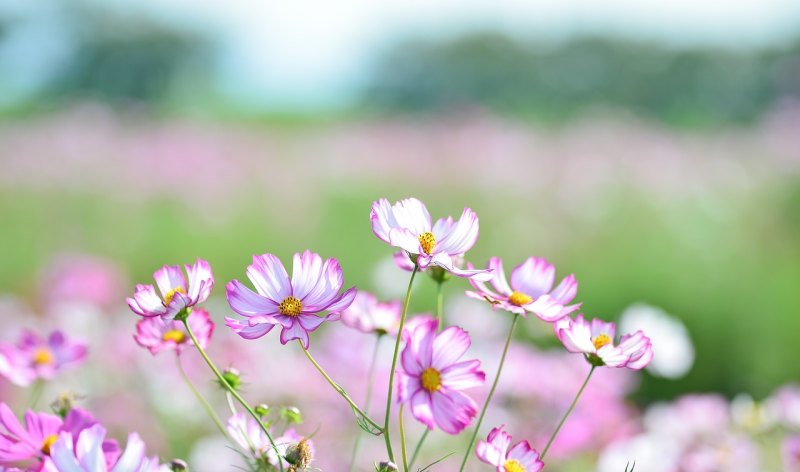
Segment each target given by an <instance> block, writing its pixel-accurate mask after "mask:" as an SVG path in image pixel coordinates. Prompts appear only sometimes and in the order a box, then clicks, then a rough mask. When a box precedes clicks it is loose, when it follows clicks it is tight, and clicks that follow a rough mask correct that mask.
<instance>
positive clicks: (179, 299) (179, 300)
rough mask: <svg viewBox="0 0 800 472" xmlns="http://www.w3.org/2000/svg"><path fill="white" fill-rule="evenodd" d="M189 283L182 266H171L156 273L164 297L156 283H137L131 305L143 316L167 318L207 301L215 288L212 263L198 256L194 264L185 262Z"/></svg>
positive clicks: (132, 308) (154, 276) (129, 304)
mask: <svg viewBox="0 0 800 472" xmlns="http://www.w3.org/2000/svg"><path fill="white" fill-rule="evenodd" d="M184 267H185V269H186V274H187V275H188V276H189V284H188V285H187V284H186V277H184V276H183V272H181V268H180V267H179V266H176V265H174V266H168V265H165V266H164V267H162V268H160V269H158V270H157V271H155V273H153V278H154V279H156V284H157V285H158V289H159V291H160V292H161V296H159V295H158V294H157V293H156V289H155V288H153V286H152V285H141V284H139V285H137V286H136V290H135V292H134V294H133V298H128V299H127V302H128V306H129V307H130V308H131V310H133V312H134V313H136V314H137V315H141V316H148V317H149V316H160V317H162V318H164V319H165V320H171V319H173V318H175V315H177V314H178V313H180V312H181V311H182V310H185V309H187V308H191V307H193V306H195V305H197V304H198V303H203V302H204V301H206V299H207V298H208V296H209V295H210V294H211V289H212V288H214V275H213V274H212V273H211V266H210V265H209V264H208V262H206V261H204V260H202V259H197V262H195V263H194V265H192V266H190V265H188V264H187V265H185V266H184Z"/></svg>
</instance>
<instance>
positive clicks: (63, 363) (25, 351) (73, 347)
mask: <svg viewBox="0 0 800 472" xmlns="http://www.w3.org/2000/svg"><path fill="white" fill-rule="evenodd" d="M85 358H86V345H85V344H83V343H81V342H78V341H75V340H71V339H68V338H67V337H66V336H65V335H64V333H63V332H61V331H58V330H56V331H53V332H52V333H50V335H49V336H48V337H47V339H44V338H42V337H40V336H39V335H37V334H36V333H34V332H32V331H23V332H22V334H21V336H20V339H19V341H18V342H17V344H16V345H14V344H11V343H2V344H0V375H2V376H3V377H6V378H7V379H8V380H9V381H11V383H13V384H15V385H19V386H22V387H25V386H28V385H30V384H31V383H33V382H34V381H35V380H37V379H44V380H49V379H52V378H53V377H55V376H56V375H57V374H58V373H59V372H61V371H62V370H65V369H68V368H71V367H74V366H76V365H77V364H79V363H80V362H81V361H83V360H84V359H85Z"/></svg>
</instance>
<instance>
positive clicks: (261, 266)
mask: <svg viewBox="0 0 800 472" xmlns="http://www.w3.org/2000/svg"><path fill="white" fill-rule="evenodd" d="M247 277H248V278H249V279H250V281H251V282H252V283H253V285H254V286H255V288H256V292H253V291H252V290H250V289H249V288H247V287H246V286H245V285H244V284H242V283H241V282H239V281H238V280H233V281H231V282H229V283H228V285H227V287H226V291H227V296H228V303H229V304H230V306H231V309H233V311H235V312H236V313H238V314H240V315H242V316H244V317H245V318H246V320H238V319H235V318H227V317H226V318H225V324H226V325H227V326H228V327H229V328H231V329H232V330H233V331H234V332H235V333H236V334H238V335H239V336H241V337H243V338H245V339H255V338H260V337H261V336H264V335H265V334H267V333H269V332H270V330H272V328H273V327H274V326H275V325H278V324H279V325H281V326H282V328H283V329H282V330H281V343H282V344H286V343H287V342H289V341H291V340H293V339H299V340H300V341H301V342H302V343H303V346H304V347H305V348H306V349H308V332H309V331H314V330H315V329H317V328H319V326H320V325H321V324H322V323H323V322H325V321H336V320H338V319H339V317H340V312H341V311H342V310H344V309H345V308H347V307H348V306H350V304H351V303H353V299H354V298H355V296H356V288H355V287H351V288H349V289H348V290H346V291H345V292H343V293H339V290H341V288H342V285H343V284H344V276H343V275H342V269H341V267H340V266H339V261H338V260H336V259H333V258H331V259H327V260H325V262H324V263H323V262H322V257H320V256H319V254H315V253H313V252H311V251H308V250H307V251H305V252H304V253H303V254H299V253H298V254H295V255H294V260H293V270H292V279H291V280H289V275H288V274H287V272H286V269H285V268H284V267H283V264H281V261H280V260H279V259H278V258H277V257H276V256H274V255H272V254H264V255H261V256H253V263H252V264H251V265H249V266H248V267H247ZM323 311H328V312H329V314H328V315H326V316H318V314H319V313H321V312H323Z"/></svg>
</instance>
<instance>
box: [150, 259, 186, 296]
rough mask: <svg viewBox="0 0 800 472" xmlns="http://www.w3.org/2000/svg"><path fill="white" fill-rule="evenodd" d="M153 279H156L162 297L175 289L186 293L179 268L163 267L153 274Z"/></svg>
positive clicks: (183, 279)
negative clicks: (180, 289)
mask: <svg viewBox="0 0 800 472" xmlns="http://www.w3.org/2000/svg"><path fill="white" fill-rule="evenodd" d="M153 278H154V279H156V284H158V289H159V290H160V291H161V296H162V297H165V296H166V295H167V293H169V292H170V291H172V290H173V289H176V288H182V289H183V290H184V292H185V291H186V279H185V278H184V277H183V272H181V268H180V266H176V265H174V266H170V265H165V266H164V267H162V268H160V269H158V270H157V271H155V273H153Z"/></svg>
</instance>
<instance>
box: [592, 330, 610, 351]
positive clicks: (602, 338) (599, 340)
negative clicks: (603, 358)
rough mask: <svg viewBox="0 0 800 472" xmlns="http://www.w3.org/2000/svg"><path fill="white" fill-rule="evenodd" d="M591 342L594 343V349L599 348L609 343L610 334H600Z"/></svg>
mask: <svg viewBox="0 0 800 472" xmlns="http://www.w3.org/2000/svg"><path fill="white" fill-rule="evenodd" d="M592 343H593V344H594V348H595V349H600V348H601V347H603V346H605V345H606V344H611V336H609V335H607V334H605V333H604V334H600V335H597V336H595V337H594V339H592Z"/></svg>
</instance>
